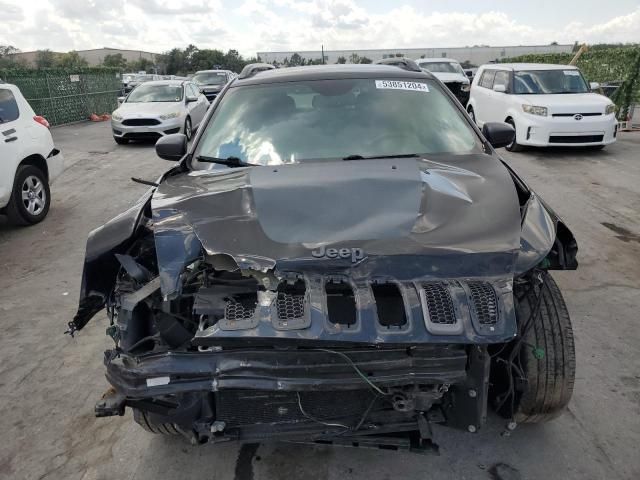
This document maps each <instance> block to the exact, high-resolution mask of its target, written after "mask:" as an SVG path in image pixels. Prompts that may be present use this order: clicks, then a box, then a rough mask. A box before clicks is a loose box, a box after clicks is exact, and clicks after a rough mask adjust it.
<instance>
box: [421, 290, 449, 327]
mask: <svg viewBox="0 0 640 480" xmlns="http://www.w3.org/2000/svg"><path fill="white" fill-rule="evenodd" d="M422 288H423V289H424V294H425V298H426V301H427V310H428V311H429V318H430V319H431V323H437V324H443V325H453V324H455V323H456V313H455V310H454V308H453V300H452V299H451V294H450V293H449V289H448V288H447V287H446V286H445V285H444V284H442V283H425V284H423V286H422Z"/></svg>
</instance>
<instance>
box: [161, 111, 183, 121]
mask: <svg viewBox="0 0 640 480" xmlns="http://www.w3.org/2000/svg"><path fill="white" fill-rule="evenodd" d="M179 116H180V112H171V113H165V114H164V115H160V118H161V119H162V120H169V119H170V118H178V117H179Z"/></svg>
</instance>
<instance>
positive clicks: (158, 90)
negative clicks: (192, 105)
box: [127, 83, 182, 103]
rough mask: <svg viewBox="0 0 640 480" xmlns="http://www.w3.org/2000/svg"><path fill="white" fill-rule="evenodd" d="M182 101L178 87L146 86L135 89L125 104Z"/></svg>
mask: <svg viewBox="0 0 640 480" xmlns="http://www.w3.org/2000/svg"><path fill="white" fill-rule="evenodd" d="M181 100H182V87H181V86H180V85H148V84H144V83H143V84H142V85H140V86H139V87H137V88H135V89H134V90H133V91H132V92H131V93H130V94H129V96H128V97H127V103H147V102H179V101H181Z"/></svg>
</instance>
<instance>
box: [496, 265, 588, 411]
mask: <svg viewBox="0 0 640 480" xmlns="http://www.w3.org/2000/svg"><path fill="white" fill-rule="evenodd" d="M536 275H539V277H538V278H539V279H541V280H542V283H541V284H539V285H535V286H532V283H530V282H526V283H521V284H517V285H516V286H515V288H514V299H515V308H516V317H517V321H518V330H519V335H518V338H516V339H515V340H513V341H512V342H510V343H508V344H506V345H505V346H504V348H502V347H501V348H502V351H500V349H498V352H494V353H493V359H492V365H491V371H492V372H491V383H492V387H491V395H492V397H493V399H494V403H495V404H496V408H497V411H498V413H500V414H501V415H503V416H505V417H508V418H513V420H515V421H516V422H519V423H540V422H546V421H549V420H551V419H553V418H555V417H557V416H558V415H560V414H561V413H562V412H563V411H564V409H565V408H566V406H567V405H568V403H569V400H570V399H571V395H572V393H573V385H574V380H575V372H576V357H575V347H574V342H573V329H572V327H571V320H570V318H569V313H568V311H567V307H566V305H565V303H564V299H563V298H562V294H561V293H560V289H559V288H558V285H557V284H556V282H555V281H554V280H553V278H552V277H551V275H550V274H549V273H548V272H546V271H542V272H539V274H536ZM510 382H513V383H510ZM510 385H511V386H512V389H511V387H510Z"/></svg>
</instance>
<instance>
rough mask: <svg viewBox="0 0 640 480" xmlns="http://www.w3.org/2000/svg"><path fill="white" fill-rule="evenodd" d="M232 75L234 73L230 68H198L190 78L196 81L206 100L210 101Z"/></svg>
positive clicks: (233, 75)
mask: <svg viewBox="0 0 640 480" xmlns="http://www.w3.org/2000/svg"><path fill="white" fill-rule="evenodd" d="M234 77H235V74H234V73H233V72H232V71H230V70H200V71H199V72H196V74H195V75H194V76H193V78H192V79H191V80H192V81H194V82H196V84H197V85H198V87H200V90H201V91H202V93H204V94H205V95H206V97H207V100H209V102H212V101H213V100H215V98H216V97H217V96H218V94H219V93H220V91H221V90H222V89H223V88H224V86H225V85H226V84H227V83H228V82H230V81H231V80H232V79H233V78H234Z"/></svg>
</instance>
